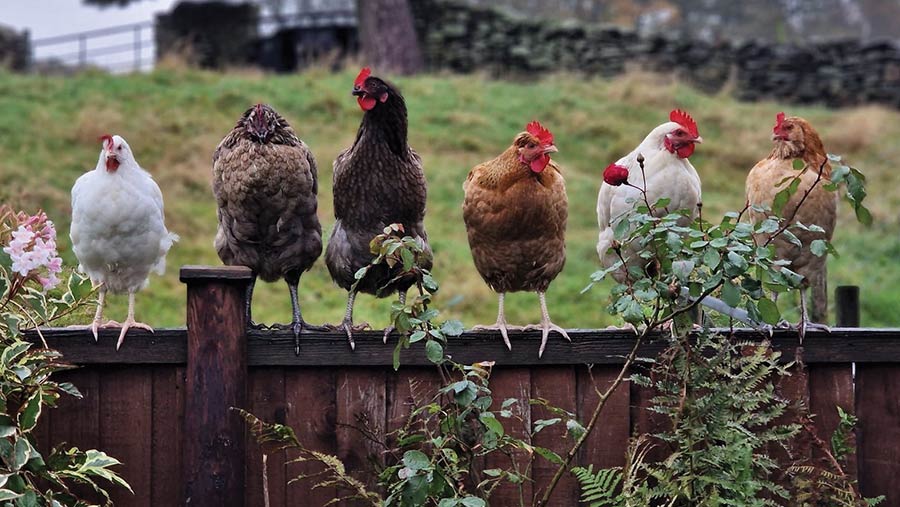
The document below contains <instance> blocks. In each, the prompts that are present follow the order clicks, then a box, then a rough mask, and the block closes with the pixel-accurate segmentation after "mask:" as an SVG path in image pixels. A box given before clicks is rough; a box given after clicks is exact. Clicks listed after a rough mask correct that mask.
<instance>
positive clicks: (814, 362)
mask: <svg viewBox="0 0 900 507" xmlns="http://www.w3.org/2000/svg"><path fill="white" fill-rule="evenodd" d="M181 278H182V280H183V281H184V282H185V283H186V284H187V328H186V329H184V328H180V329H160V330H157V331H156V333H155V334H152V335H151V334H149V333H143V332H137V331H135V332H133V335H130V336H129V339H128V341H127V342H126V343H125V345H124V347H123V348H122V350H120V351H118V352H117V351H116V350H115V340H116V337H117V331H116V330H107V331H103V332H102V333H101V336H100V341H99V343H95V342H94V340H93V338H92V337H91V336H90V333H88V332H86V331H83V330H80V331H75V330H69V329H53V330H46V331H44V333H43V334H44V336H45V337H46V338H47V341H48V342H49V344H50V346H51V347H54V348H57V349H59V350H60V351H62V352H63V353H64V354H65V358H66V360H68V361H70V362H73V363H75V364H78V365H81V366H82V367H81V368H79V369H77V370H73V371H71V372H66V373H65V374H64V375H61V377H65V380H69V381H71V382H73V383H74V384H75V385H76V386H78V388H79V389H80V390H81V391H82V393H83V394H84V399H82V400H76V399H73V398H71V397H64V398H63V400H62V401H61V403H60V407H59V409H57V410H50V411H48V412H46V413H45V415H44V416H43V418H42V420H41V425H40V426H39V434H38V438H39V439H40V442H41V443H42V444H43V445H44V446H46V445H47V443H59V442H62V441H65V442H68V443H70V444H73V445H77V446H79V447H82V448H89V447H98V448H101V449H103V450H104V451H106V452H108V453H110V454H111V455H113V456H116V457H117V458H119V459H120V460H122V461H123V463H124V465H123V466H122V467H121V472H122V473H123V475H124V476H125V478H126V479H127V480H128V482H129V483H130V484H131V485H132V487H133V488H134V491H135V494H134V495H131V494H130V493H128V492H127V491H124V490H120V489H114V490H113V498H114V501H115V504H116V505H117V506H123V507H130V506H147V507H149V506H154V507H161V506H174V505H185V504H187V505H191V506H204V507H205V506H216V507H221V506H262V505H264V504H263V495H262V461H261V453H260V450H259V448H258V447H257V445H256V444H255V443H254V442H253V441H252V439H250V438H249V437H248V436H247V434H246V431H245V428H244V425H243V423H242V421H241V420H240V418H239V417H238V416H237V415H236V414H235V413H233V412H229V411H228V410H227V409H228V407H230V406H238V407H245V408H247V409H249V410H250V411H251V412H253V413H255V414H257V415H258V416H260V417H261V418H263V419H266V420H270V421H277V422H281V423H287V424H289V425H290V426H292V427H293V428H294V429H295V430H296V431H297V434H298V435H299V437H300V439H301V441H303V442H304V443H305V444H306V445H307V446H309V447H311V448H314V449H318V450H322V451H326V452H329V453H333V454H336V455H337V456H339V457H340V458H341V459H342V460H344V462H345V463H346V464H347V465H348V467H349V468H350V469H351V470H359V469H360V468H361V467H362V466H363V465H365V464H366V460H367V459H368V456H369V455H370V454H375V455H378V454H379V451H380V449H377V448H374V447H373V445H372V444H371V442H368V441H366V440H364V439H363V438H362V437H361V436H360V435H359V433H358V432H357V431H356V430H354V429H352V428H351V426H356V425H358V424H359V420H360V419H359V418H360V417H362V418H365V420H367V421H368V423H369V424H370V425H372V426H374V427H378V428H381V429H383V430H384V429H387V430H390V429H392V428H396V427H397V426H398V425H400V424H401V423H402V421H403V420H404V417H405V415H406V414H407V413H408V411H409V403H410V399H411V396H412V395H413V394H414V393H411V392H410V382H409V381H410V380H415V381H418V382H419V383H420V385H421V386H423V389H425V388H428V387H429V386H436V385H438V384H439V379H438V377H437V372H436V371H435V370H434V369H433V367H432V368H429V367H428V365H429V364H430V363H428V361H427V359H426V358H425V357H424V354H423V352H422V351H421V350H420V349H421V348H422V347H412V348H410V349H409V350H408V351H405V352H404V353H403V354H402V364H403V366H402V367H401V368H400V370H399V371H398V372H394V371H393V369H392V368H391V366H390V365H391V353H392V349H393V346H392V345H384V344H382V342H381V333H379V332H365V333H359V334H358V335H356V336H355V337H356V344H357V346H356V350H355V351H351V350H350V349H349V347H348V345H347V342H346V340H345V338H344V336H343V335H342V334H339V333H309V334H308V335H307V334H304V336H303V337H302V342H301V352H300V355H299V356H297V355H295V354H294V350H293V336H292V335H291V333H290V332H289V331H251V332H249V333H246V332H244V331H243V330H244V328H245V322H244V320H243V319H244V317H243V312H242V311H241V309H242V308H243V303H244V299H243V298H244V288H245V286H246V283H247V282H248V280H249V271H247V270H245V269H243V268H202V267H185V268H182V271H181ZM570 334H571V336H572V343H571V344H570V343H567V342H565V341H563V340H551V341H550V342H549V343H548V345H547V350H546V352H545V353H544V357H543V358H542V359H538V357H537V348H538V345H539V342H540V334H539V333H538V332H523V333H513V336H512V337H511V339H512V343H513V350H512V351H507V350H506V348H505V347H504V346H503V343H502V340H501V339H500V337H499V335H497V336H494V335H493V334H491V333H466V334H464V335H463V336H461V337H458V338H454V339H452V340H450V343H449V345H448V348H447V350H448V352H449V353H450V354H451V355H452V356H453V358H454V359H455V360H456V361H458V362H462V363H471V362H476V361H483V360H492V361H496V366H495V368H494V373H493V375H492V377H491V387H492V389H493V394H494V399H495V403H498V404H499V403H500V402H501V401H502V400H503V399H505V398H508V397H516V398H519V399H522V400H527V399H529V398H545V399H547V400H549V401H550V402H551V403H552V404H554V405H556V406H559V407H562V408H564V409H567V410H569V411H572V412H575V413H577V414H578V416H579V418H580V419H581V420H586V419H588V418H589V416H590V411H591V409H592V407H593V406H594V404H595V401H596V394H595V392H594V389H593V386H592V377H593V380H594V381H595V382H597V383H599V384H605V383H608V382H610V381H611V380H612V379H613V378H614V377H615V375H616V373H617V372H618V370H619V367H620V365H621V363H622V362H623V358H624V356H625V355H626V354H627V353H628V351H629V350H630V348H631V346H632V344H633V343H634V342H633V339H634V338H633V335H631V334H630V333H628V332H623V331H616V330H609V331H607V330H604V331H596V330H573V331H570ZM736 334H737V335H738V336H737V337H738V338H740V337H742V336H743V337H751V336H752V337H754V338H758V337H759V335H758V334H757V333H755V332H752V331H747V330H744V331H737V332H736ZM773 343H774V345H775V347H776V348H778V349H780V350H782V351H783V352H784V353H785V356H786V357H793V351H794V349H795V348H796V347H797V346H798V341H797V336H796V334H795V333H793V332H787V331H784V332H782V331H778V332H776V333H775V334H774V337H773ZM803 347H804V358H805V360H806V362H807V364H808V365H809V367H808V371H809V374H808V377H807V380H806V381H804V382H802V383H798V382H795V383H794V385H788V386H783V387H784V388H785V390H786V392H788V394H793V395H795V396H796V395H798V394H801V393H804V394H806V395H807V396H808V399H809V400H810V405H811V408H812V411H813V412H815V413H817V414H819V415H818V417H816V419H815V421H816V425H817V426H819V428H820V429H821V430H823V431H825V432H829V433H830V431H832V430H833V428H834V427H835V425H836V423H837V414H836V411H835V406H836V405H839V406H841V407H843V408H844V409H846V410H850V411H853V412H855V413H856V414H857V415H858V416H859V421H860V422H859V426H858V430H857V448H858V454H857V466H856V470H855V472H856V473H857V474H858V477H859V482H860V486H861V489H862V492H863V493H864V494H865V495H869V496H874V495H879V494H884V495H887V496H888V500H887V501H886V502H885V503H884V504H883V505H885V506H896V505H900V480H898V478H900V330H898V329H834V330H832V332H831V333H825V332H820V331H811V332H810V333H808V334H807V336H806V338H805V340H804V343H803ZM660 349H661V344H659V343H653V342H651V343H648V344H647V345H646V346H645V347H644V349H643V350H641V351H640V354H641V355H642V356H652V355H653V354H656V353H658V352H659V350H660ZM854 363H855V377H854V366H853V365H854ZM587 364H593V368H592V370H591V371H590V373H589V370H588V368H587V366H585V365H587ZM649 397H650V395H649V393H648V392H647V391H645V390H642V389H639V388H637V387H636V386H634V385H629V384H628V383H627V382H626V383H624V384H623V385H622V386H620V388H619V389H618V390H617V391H616V392H615V393H614V394H613V396H612V399H611V401H610V403H609V404H608V405H607V407H606V408H605V410H604V412H603V415H602V416H601V417H602V419H601V423H600V424H599V426H598V428H597V429H596V431H595V432H594V433H593V434H592V435H591V437H590V438H589V440H588V441H587V443H586V445H585V446H584V447H583V449H582V451H581V454H580V456H579V457H578V460H577V461H578V463H581V464H585V465H586V464H589V463H593V464H594V465H595V466H600V467H606V466H615V465H621V464H622V462H623V456H624V452H625V448H626V446H627V443H628V439H629V437H630V436H631V435H632V434H633V433H634V432H636V431H641V432H645V431H649V430H651V429H652V428H653V424H654V420H653V417H652V416H651V414H650V412H648V411H647V410H646V407H647V405H648V402H649ZM521 416H522V418H523V419H524V421H525V423H530V422H531V421H532V420H537V419H542V418H548V417H549V414H547V413H545V411H544V410H543V409H542V408H541V407H538V406H535V407H530V408H528V407H527V406H526V408H525V410H524V413H522V414H521ZM509 431H512V432H515V433H516V434H518V435H525V434H526V430H525V428H524V427H512V428H510V429H509ZM563 433H564V429H563V428H558V427H550V428H548V429H546V430H544V431H542V432H541V433H539V434H537V435H536V436H535V437H534V442H533V443H534V444H536V445H541V446H546V447H549V448H551V449H554V450H556V451H557V452H563V451H565V450H566V448H567V447H568V446H569V445H570V442H569V441H568V440H564V438H563V437H564V434H563ZM44 450H46V447H45V448H44ZM498 464H502V463H498ZM267 470H268V489H269V497H270V501H271V506H272V507H279V506H321V505H323V504H324V503H325V502H327V501H328V500H330V499H332V498H334V496H335V491H334V490H333V489H315V490H312V491H310V488H309V484H308V483H303V482H301V483H294V484H291V485H287V484H286V482H287V479H290V478H291V477H294V476H295V475H297V474H298V473H301V472H304V471H307V472H308V471H311V470H313V468H310V467H309V465H306V464H285V457H284V455H283V454H281V455H275V456H272V457H270V458H269V460H268V465H267ZM553 471H554V470H553V469H552V468H551V467H550V466H548V465H547V463H546V462H545V461H543V460H535V461H534V468H533V470H532V479H533V482H531V483H528V484H526V493H527V494H538V492H541V491H542V490H543V488H544V487H545V486H546V484H547V483H548V482H549V479H550V477H551V475H552V473H553ZM577 497H578V491H577V487H576V484H575V483H574V481H573V480H572V478H571V477H566V478H564V479H563V483H562V484H561V487H560V488H559V489H558V492H557V493H556V494H555V496H554V499H553V501H552V502H551V505H559V506H572V505H576V503H577ZM491 504H492V505H494V506H508V505H518V500H517V498H515V497H514V491H513V490H512V489H511V488H504V489H503V490H500V491H498V492H496V493H495V495H494V496H493V497H492V502H491Z"/></svg>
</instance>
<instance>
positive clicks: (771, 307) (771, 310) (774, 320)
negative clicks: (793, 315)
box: [756, 297, 781, 325]
mask: <svg viewBox="0 0 900 507" xmlns="http://www.w3.org/2000/svg"><path fill="white" fill-rule="evenodd" d="M756 309H757V310H759V314H760V316H762V319H763V322H765V323H766V324H772V325H775V324H778V321H780V320H781V313H780V312H779V311H778V306H777V305H776V304H775V302H774V301H772V300H771V299H769V298H766V297H762V298H760V299H759V301H757V302H756Z"/></svg>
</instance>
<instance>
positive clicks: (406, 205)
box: [325, 68, 431, 347]
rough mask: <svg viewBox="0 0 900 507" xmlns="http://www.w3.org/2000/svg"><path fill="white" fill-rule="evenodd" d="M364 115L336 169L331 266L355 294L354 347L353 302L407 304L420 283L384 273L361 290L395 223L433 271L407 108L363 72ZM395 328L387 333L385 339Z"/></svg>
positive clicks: (357, 92) (378, 270)
mask: <svg viewBox="0 0 900 507" xmlns="http://www.w3.org/2000/svg"><path fill="white" fill-rule="evenodd" d="M352 94H353V95H354V96H356V97H357V102H358V103H359V106H360V108H362V110H363V111H364V114H363V119H362V123H361V124H360V126H359V130H358V131H357V133H356V140H355V141H354V142H353V145H352V146H350V147H349V148H347V149H346V150H344V151H342V152H341V153H340V154H339V155H338V156H337V159H335V161H334V180H333V182H334V215H335V218H336V219H337V221H336V222H335V224H334V229H333V230H332V232H331V239H330V240H329V241H328V248H327V250H326V252H325V264H326V265H327V266H328V271H329V272H330V273H331V278H332V279H333V280H334V281H335V283H337V284H338V285H339V286H340V287H342V288H343V289H345V290H347V291H348V292H349V296H348V298H347V311H346V313H345V315H344V320H343V321H342V322H341V325H340V327H341V328H343V329H344V331H345V332H346V333H347V339H348V340H349V341H350V346H351V347H355V345H354V343H353V332H352V331H353V329H354V327H353V302H354V300H355V298H356V293H357V292H364V293H367V294H374V295H376V296H378V297H385V296H387V295H389V294H392V293H394V292H397V293H398V294H399V298H400V300H401V301H404V300H405V297H406V291H407V290H408V289H409V287H410V286H412V284H414V283H415V276H414V275H409V276H399V275H402V272H401V269H402V268H401V266H396V267H394V268H393V269H389V268H388V267H387V266H386V265H378V266H376V267H375V268H374V269H370V270H369V271H368V272H367V273H366V275H365V277H364V278H363V279H362V280H360V281H359V283H358V284H357V285H356V287H355V288H354V287H353V285H354V283H355V282H356V279H355V278H354V276H355V274H356V272H357V271H358V270H359V269H360V268H363V267H365V266H366V265H368V264H369V262H370V261H371V260H372V257H373V255H372V253H371V252H370V250H369V242H370V241H372V238H373V237H375V236H376V235H378V234H380V233H381V232H382V231H383V229H384V228H385V227H386V226H388V225H390V224H393V223H399V224H401V225H403V228H404V231H405V233H406V234H407V235H409V236H412V237H414V238H416V239H417V240H418V241H421V242H422V243H423V245H424V247H425V250H426V252H427V254H426V255H427V261H426V263H425V265H423V266H422V267H423V268H425V269H431V249H430V247H429V246H428V242H427V240H428V236H427V234H426V233H425V224H424V222H423V221H424V219H425V194H426V183H425V173H424V171H423V170H422V159H421V158H419V155H418V154H416V152H415V151H413V150H412V148H410V147H409V145H408V144H407V129H408V124H407V117H406V102H405V101H404V100H403V96H402V95H401V94H400V92H399V91H397V89H396V88H395V87H393V86H392V85H390V84H389V83H387V82H385V81H384V80H382V79H380V78H377V77H375V76H372V75H371V73H370V71H369V69H368V68H364V69H362V71H361V72H360V73H359V76H357V78H356V82H355V83H354V86H353V91H352ZM389 332H390V328H389V329H388V330H387V331H386V332H385V337H387V334H388V333H389Z"/></svg>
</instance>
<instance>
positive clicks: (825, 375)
mask: <svg viewBox="0 0 900 507" xmlns="http://www.w3.org/2000/svg"><path fill="white" fill-rule="evenodd" d="M855 401H856V399H855V394H854V392H853V365H852V364H816V365H811V366H810V367H809V410H810V412H812V413H813V414H815V419H814V421H815V425H816V431H817V432H818V434H819V438H821V439H822V440H824V441H825V442H826V443H829V442H831V435H832V434H833V433H834V430H835V429H837V427H838V423H839V422H840V417H839V416H838V411H837V407H841V408H842V409H843V410H844V411H845V412H847V413H851V414H852V413H854V411H855V410H856V404H855ZM850 445H851V446H855V437H854V436H853V435H851V440H850ZM823 457H824V453H823V452H822V451H821V450H819V449H814V450H813V458H814V459H821V458H823ZM848 458H849V459H848V463H847V465H848V466H847V468H846V469H845V470H844V472H846V473H847V474H848V475H849V476H850V477H856V455H851V456H849V457H848Z"/></svg>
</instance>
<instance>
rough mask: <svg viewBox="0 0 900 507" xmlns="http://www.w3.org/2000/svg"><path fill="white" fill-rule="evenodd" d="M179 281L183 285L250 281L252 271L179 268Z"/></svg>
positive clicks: (210, 267)
mask: <svg viewBox="0 0 900 507" xmlns="http://www.w3.org/2000/svg"><path fill="white" fill-rule="evenodd" d="M178 277H179V279H180V280H181V281H182V282H184V283H190V282H197V281H213V282H215V281H229V280H232V281H248V282H249V281H250V279H251V278H253V271H252V270H251V269H250V268H248V267H247V266H181V270H180V271H179V273H178Z"/></svg>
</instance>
